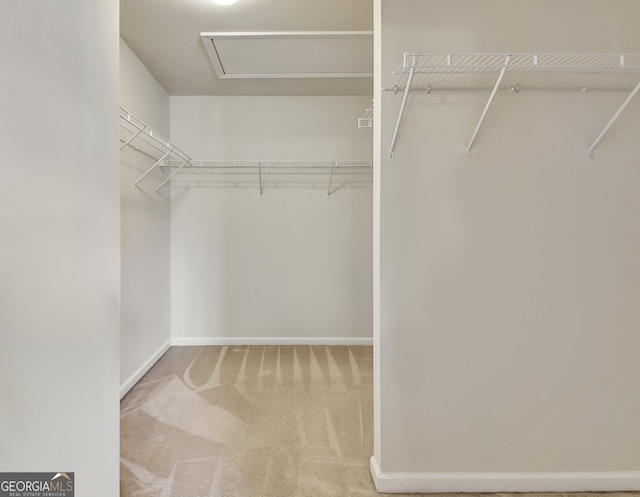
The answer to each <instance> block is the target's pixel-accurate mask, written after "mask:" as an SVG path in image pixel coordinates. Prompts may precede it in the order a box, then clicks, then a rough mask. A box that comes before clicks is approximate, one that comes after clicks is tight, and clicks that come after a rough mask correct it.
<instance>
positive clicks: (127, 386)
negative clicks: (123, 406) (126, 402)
mask: <svg viewBox="0 0 640 497" xmlns="http://www.w3.org/2000/svg"><path fill="white" fill-rule="evenodd" d="M169 347H171V339H169V340H167V341H166V342H165V343H163V344H162V346H160V348H159V349H158V350H156V351H155V352H154V353H153V354H151V356H150V357H149V358H148V359H147V360H146V361H144V363H143V364H142V366H140V367H139V368H138V369H136V371H135V372H134V373H133V374H132V375H131V376H129V378H127V380H126V381H125V382H124V383H123V384H122V385H120V399H122V397H124V396H125V395H126V394H127V392H128V391H129V390H131V389H132V388H133V386H134V385H135V384H136V383H138V381H140V378H142V377H143V376H144V375H145V374H146V373H147V371H149V370H150V369H151V367H152V366H153V365H154V364H155V363H156V362H158V359H160V358H161V357H162V356H163V355H164V354H165V352H166V351H167V350H169Z"/></svg>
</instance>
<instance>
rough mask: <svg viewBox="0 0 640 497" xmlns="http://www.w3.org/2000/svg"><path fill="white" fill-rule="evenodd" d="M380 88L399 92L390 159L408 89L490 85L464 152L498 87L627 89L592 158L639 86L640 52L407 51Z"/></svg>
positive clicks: (506, 88) (473, 88) (476, 87)
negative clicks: (400, 98) (384, 84)
mask: <svg viewBox="0 0 640 497" xmlns="http://www.w3.org/2000/svg"><path fill="white" fill-rule="evenodd" d="M383 90H386V91H396V92H397V91H403V92H404V94H403V99H402V103H401V106H400V112H399V114H398V119H397V121H396V127H395V130H394V133H393V137H392V140H391V145H390V147H389V158H390V159H391V160H393V158H394V149H395V143H396V139H397V135H398V131H399V128H400V123H401V122H402V116H403V114H404V110H405V108H406V104H407V100H408V95H409V92H410V91H426V92H431V91H439V90H491V94H490V96H489V99H488V101H487V104H486V105H485V108H484V110H483V112H482V115H481V116H480V119H479V121H478V124H477V125H476V128H475V130H474V132H473V134H472V136H471V139H470V140H469V143H468V145H467V148H466V152H467V154H469V153H470V151H471V148H472V147H473V144H474V142H475V139H476V136H477V134H478V131H479V130H480V127H481V126H482V123H483V121H484V119H485V117H486V114H487V112H488V110H489V108H490V106H491V104H492V102H493V99H494V98H495V95H496V93H497V91H498V90H509V91H513V92H519V91H522V90H574V91H588V90H598V91H630V92H631V93H630V94H629V95H628V97H627V99H626V100H625V101H624V102H623V104H622V105H621V106H620V107H619V108H618V110H617V111H616V112H615V114H614V115H613V117H612V118H611V120H610V121H609V122H608V123H607V125H606V126H605V127H604V129H603V130H602V132H601V133H600V134H599V135H598V137H597V138H596V139H595V140H594V141H593V142H592V144H591V145H590V146H589V148H588V156H589V157H592V156H593V151H594V149H595V147H596V146H597V145H598V143H599V142H600V140H601V139H602V137H603V136H604V134H605V133H606V132H607V131H608V130H609V128H610V127H611V125H612V124H613V123H614V122H615V120H616V119H617V118H618V117H619V115H620V113H621V112H622V111H623V110H624V109H625V107H626V106H627V105H628V103H629V102H630V101H631V99H632V98H633V97H634V96H635V95H636V94H637V93H638V91H639V90H640V54H560V53H555V54H549V53H546V54H533V53H462V54H425V53H413V52H407V53H405V54H404V57H403V61H402V64H401V65H400V67H399V68H398V69H397V70H396V71H394V73H393V76H392V77H391V79H390V80H389V82H388V83H387V85H386V86H385V87H384V89H383Z"/></svg>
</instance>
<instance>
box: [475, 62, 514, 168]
mask: <svg viewBox="0 0 640 497" xmlns="http://www.w3.org/2000/svg"><path fill="white" fill-rule="evenodd" d="M510 60H511V55H507V58H506V59H505V61H504V66H503V67H502V70H501V71H500V75H499V76H498V80H497V81H496V84H495V86H494V87H493V90H492V91H491V95H489V100H487V104H486V105H485V106H484V110H483V111H482V115H481V116H480V120H479V121H478V124H477V125H476V129H475V130H474V131H473V135H472V136H471V140H469V144H468V145H467V150H466V153H467V156H468V155H469V154H471V147H473V143H474V142H475V141H476V136H478V131H480V127H481V126H482V123H483V122H484V119H485V117H487V112H489V107H491V104H492V103H493V99H494V98H495V96H496V92H497V91H498V88H500V83H502V78H504V74H505V73H506V72H507V66H508V65H509V61H510Z"/></svg>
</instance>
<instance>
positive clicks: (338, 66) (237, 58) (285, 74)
mask: <svg viewBox="0 0 640 497" xmlns="http://www.w3.org/2000/svg"><path fill="white" fill-rule="evenodd" d="M200 37H201V38H202V41H203V43H204V46H205V48H206V49H207V53H208V54H209V58H210V59H211V62H212V64H213V67H214V68H215V70H216V73H217V74H218V77H219V78H221V79H231V78H358V77H364V78H370V77H372V76H373V31H289V32H261V33H244V32H237V33H231V32H226V33H215V32H213V33H200Z"/></svg>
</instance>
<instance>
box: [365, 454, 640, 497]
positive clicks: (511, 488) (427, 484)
mask: <svg viewBox="0 0 640 497" xmlns="http://www.w3.org/2000/svg"><path fill="white" fill-rule="evenodd" d="M370 470H371V476H372V477H373V481H374V484H375V486H376V490H377V491H378V492H380V493H436V492H443V493H448V492H624V491H636V490H640V471H585V472H549V473H546V472H522V473H515V472H514V473H409V472H406V473H405V472H393V473H383V472H381V471H380V466H379V465H378V462H377V461H376V459H375V457H371V460H370Z"/></svg>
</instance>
